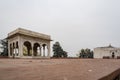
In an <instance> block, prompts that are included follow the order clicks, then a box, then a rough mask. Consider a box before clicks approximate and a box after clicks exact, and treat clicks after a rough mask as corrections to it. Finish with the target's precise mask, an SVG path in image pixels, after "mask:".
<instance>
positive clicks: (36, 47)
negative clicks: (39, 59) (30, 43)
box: [33, 43, 41, 56]
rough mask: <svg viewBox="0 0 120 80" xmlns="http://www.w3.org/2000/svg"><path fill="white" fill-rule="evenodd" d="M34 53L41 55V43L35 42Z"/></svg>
mask: <svg viewBox="0 0 120 80" xmlns="http://www.w3.org/2000/svg"><path fill="white" fill-rule="evenodd" d="M33 51H34V52H33V55H34V56H37V55H40V52H41V51H40V45H39V44H38V43H35V44H34V47H33Z"/></svg>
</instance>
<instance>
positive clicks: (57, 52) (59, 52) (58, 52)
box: [53, 42, 67, 58]
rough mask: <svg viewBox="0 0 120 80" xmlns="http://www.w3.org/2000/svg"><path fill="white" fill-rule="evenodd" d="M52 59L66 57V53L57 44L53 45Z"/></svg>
mask: <svg viewBox="0 0 120 80" xmlns="http://www.w3.org/2000/svg"><path fill="white" fill-rule="evenodd" d="M53 52H54V53H53V57H57V58H59V57H67V52H66V51H64V50H63V49H62V47H61V46H60V43H59V42H55V44H53Z"/></svg>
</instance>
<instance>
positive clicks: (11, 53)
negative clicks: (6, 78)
mask: <svg viewBox="0 0 120 80" xmlns="http://www.w3.org/2000/svg"><path fill="white" fill-rule="evenodd" d="M12 55H13V52H12V44H10V56H12Z"/></svg>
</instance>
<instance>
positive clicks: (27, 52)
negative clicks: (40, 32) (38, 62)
mask: <svg viewBox="0 0 120 80" xmlns="http://www.w3.org/2000/svg"><path fill="white" fill-rule="evenodd" d="M22 50H23V51H22V52H23V56H41V57H46V56H48V46H47V44H39V43H37V42H36V43H34V44H33V46H32V44H31V43H30V42H29V41H25V42H24V43H23V45H22ZM13 55H15V56H19V55H20V53H19V45H18V41H16V42H13V43H11V44H10V56H13Z"/></svg>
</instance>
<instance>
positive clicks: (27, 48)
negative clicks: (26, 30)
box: [23, 41, 32, 56]
mask: <svg viewBox="0 0 120 80" xmlns="http://www.w3.org/2000/svg"><path fill="white" fill-rule="evenodd" d="M23 55H24V56H32V46H31V43H30V42H29V41H25V42H24V47H23Z"/></svg>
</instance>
